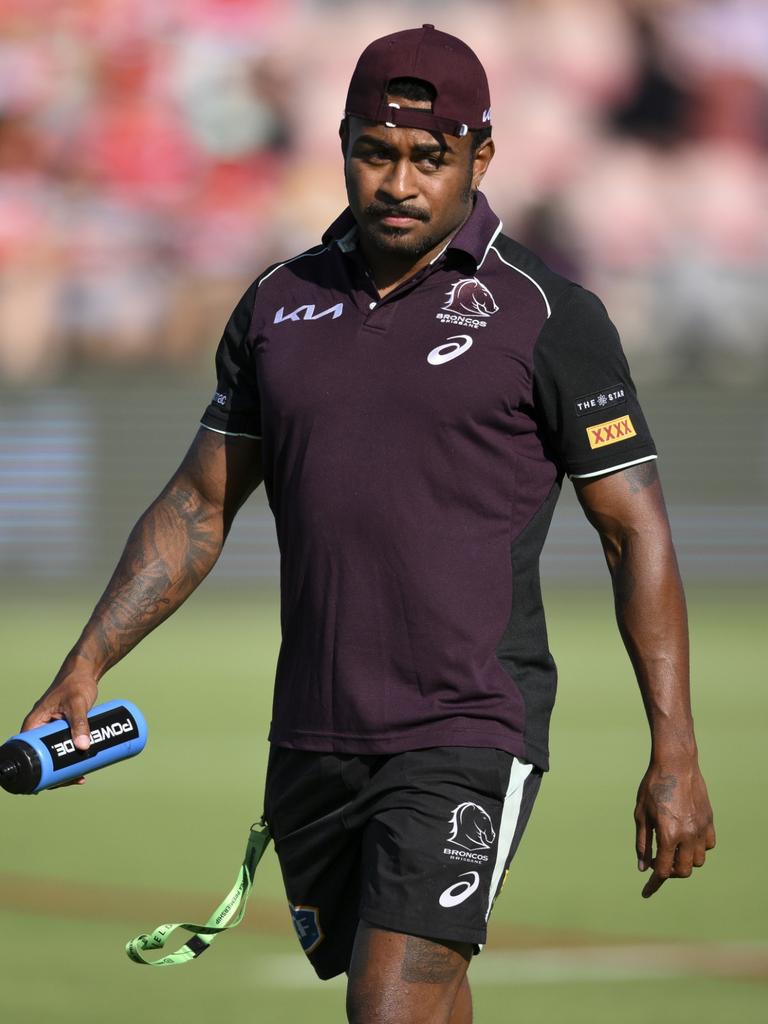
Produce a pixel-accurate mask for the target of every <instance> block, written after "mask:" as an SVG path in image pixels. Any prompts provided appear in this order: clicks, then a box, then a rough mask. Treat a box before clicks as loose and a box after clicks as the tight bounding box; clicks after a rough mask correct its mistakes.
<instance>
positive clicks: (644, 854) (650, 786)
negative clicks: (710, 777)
mask: <svg viewBox="0 0 768 1024" xmlns="http://www.w3.org/2000/svg"><path fill="white" fill-rule="evenodd" d="M574 484H575V486H576V493H577V495H578V498H579V501H580V502H581V504H582V507H583V508H584V511H585V513H586V515H587V518H588V519H589V521H590V522H591V523H592V525H593V526H594V527H595V529H596V530H597V531H598V533H599V534H600V540H601V542H602V545H603V551H604V552H605V557H606V561H607V563H608V568H609V571H610V574H611V579H612V582H613V592H614V599H615V606H616V619H617V621H618V625H619V630H620V632H621V636H622V639H623V640H624V644H625V646H626V648H627V652H628V653H629V657H630V659H631V661H632V665H633V668H634V670H635V675H636V676H637V681H638V684H639V686H640V691H641V693H642V697H643V703H644V705H645V711H646V715H647V717H648V723H649V725H650V729H651V759H650V764H649V766H648V770H647V772H646V774H645V777H644V778H643V780H642V782H641V783H640V788H639V790H638V794H637V805H636V807H635V824H636V839H637V856H638V867H639V869H640V870H641V871H645V870H647V869H648V868H649V867H651V868H653V874H652V875H651V877H650V879H649V880H648V882H647V883H646V885H645V887H644V888H643V896H645V897H648V896H652V895H653V893H654V892H656V890H657V889H658V888H659V887H660V886H661V885H662V884H663V882H664V881H665V880H666V879H667V878H687V877H688V876H689V875H690V874H691V870H692V868H693V867H701V865H702V864H703V863H704V859H705V854H706V850H709V849H711V848H712V847H713V846H714V845H715V830H714V826H713V824H712V808H711V807H710V804H709V798H708V796H707V788H706V785H705V784H704V779H703V778H702V776H701V772H700V770H699V765H698V752H697V748H696V739H695V736H694V730H693V716H692V714H691V702H690V691H689V684H688V624H687V617H686V610H685V597H684V595H683V588H682V583H681V581H680V574H679V572H678V568H677V559H676V557H675V551H674V548H673V546H672V538H671V535H670V530H669V522H668V520H667V513H666V509H665V506H664V497H663V495H662V492H661V483H660V481H659V477H658V473H657V470H656V463H655V461H652V462H644V463H641V464H639V465H637V466H631V467H630V468H629V469H625V470H624V471H622V472H619V473H612V474H609V475H607V476H603V477H597V478H596V479H586V480H578V479H577V480H574ZM654 833H655V836H656V853H655V856H654V854H653V837H654Z"/></svg>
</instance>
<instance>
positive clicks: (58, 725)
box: [0, 700, 147, 793]
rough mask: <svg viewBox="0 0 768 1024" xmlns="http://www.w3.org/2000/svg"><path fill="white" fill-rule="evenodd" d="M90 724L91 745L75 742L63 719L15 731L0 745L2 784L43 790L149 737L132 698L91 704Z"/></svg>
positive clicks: (132, 752)
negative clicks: (80, 746) (80, 747)
mask: <svg viewBox="0 0 768 1024" xmlns="http://www.w3.org/2000/svg"><path fill="white" fill-rule="evenodd" d="M88 725H89V726H90V730H91V745H90V747H89V748H88V750H78V749H77V748H76V747H75V745H74V743H73V742H72V733H71V730H70V728H69V725H68V724H67V723H66V722H63V721H56V722H47V723H46V724H45V725H39V726H38V727H37V728H36V729H28V730H27V731H26V732H20V733H17V734H16V735H15V736H11V738H10V739H9V740H7V741H6V742H5V743H4V744H3V745H2V746H1V747H0V786H2V788H3V789H4V790H6V791H7V792H8V793H39V792H40V791H41V790H43V789H50V787H51V786H59V785H61V783H62V782H70V781H71V780H72V779H77V778H79V777H80V776H81V775H87V774H88V772H95V771H96V770H97V769H98V768H105V767H106V766H107V765H108V764H114V763H115V761H122V760H124V759H125V758H127V757H135V756H136V754H140V753H141V751H142V750H143V749H144V745H145V743H146V742H147V723H146V722H145V721H144V716H143V715H142V713H141V712H140V711H139V709H138V708H137V707H136V705H135V704H132V703H131V702H130V701H128V700H110V701H107V702H106V703H104V704H98V705H96V707H94V708H91V710H90V712H89V713H88Z"/></svg>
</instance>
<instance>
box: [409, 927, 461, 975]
mask: <svg viewBox="0 0 768 1024" xmlns="http://www.w3.org/2000/svg"><path fill="white" fill-rule="evenodd" d="M468 960H469V953H467V955H466V956H464V954H463V953H460V952H458V951H457V950H453V949H451V948H450V947H449V946H444V945H442V944H439V943H436V942H431V941H430V940H429V939H420V938H418V937H417V936H415V935H409V936H408V938H407V940H406V943H405V953H404V955H403V963H402V966H401V968H400V977H401V978H402V980H403V981H408V982H422V983H426V984H431V985H445V984H446V983H447V982H449V981H453V980H454V979H455V978H456V977H457V976H458V975H459V974H462V973H463V972H464V971H465V969H466V965H467V962H468Z"/></svg>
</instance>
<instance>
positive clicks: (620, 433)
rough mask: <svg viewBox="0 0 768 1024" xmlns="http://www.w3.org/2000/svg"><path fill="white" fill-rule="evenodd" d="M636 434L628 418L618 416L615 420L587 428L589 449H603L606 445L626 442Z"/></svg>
mask: <svg viewBox="0 0 768 1024" xmlns="http://www.w3.org/2000/svg"><path fill="white" fill-rule="evenodd" d="M636 433H637V431H636V430H635V428H634V427H633V426H632V420H631V419H630V418H629V416H620V417H619V418H618V419H617V420H607V421H606V422H605V423H597V424H595V426H594V427H587V437H588V438H589V447H590V448H605V446H606V445H607V444H616V442H617V441H626V440H627V438H628V437H634V436H635V434H636Z"/></svg>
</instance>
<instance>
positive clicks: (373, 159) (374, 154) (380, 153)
mask: <svg viewBox="0 0 768 1024" xmlns="http://www.w3.org/2000/svg"><path fill="white" fill-rule="evenodd" d="M358 156H359V158H360V159H361V160H365V162H366V163H369V164H382V163H386V162H387V161H388V160H389V154H388V153H387V152H386V151H385V150H383V149H364V150H362V152H360V153H358Z"/></svg>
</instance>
